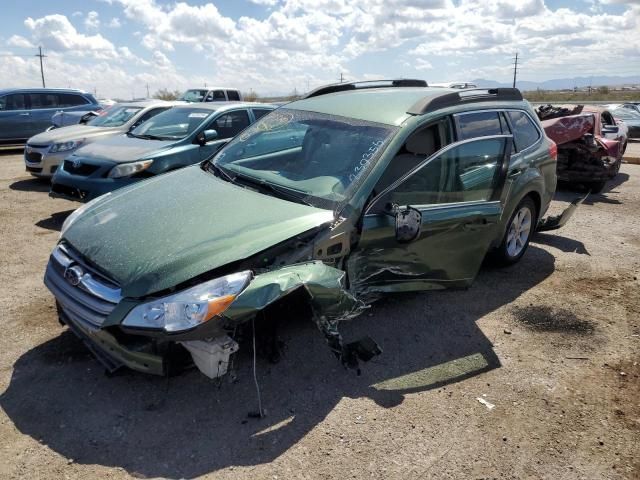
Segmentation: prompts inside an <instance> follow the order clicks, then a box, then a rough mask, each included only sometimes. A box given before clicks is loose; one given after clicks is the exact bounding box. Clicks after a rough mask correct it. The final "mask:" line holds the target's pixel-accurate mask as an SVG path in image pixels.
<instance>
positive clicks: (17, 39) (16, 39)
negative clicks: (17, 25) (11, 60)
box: [7, 35, 34, 48]
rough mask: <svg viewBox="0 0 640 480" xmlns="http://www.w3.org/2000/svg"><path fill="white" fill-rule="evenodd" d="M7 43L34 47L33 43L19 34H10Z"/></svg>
mask: <svg viewBox="0 0 640 480" xmlns="http://www.w3.org/2000/svg"><path fill="white" fill-rule="evenodd" d="M7 45H9V46H10V47H19V48H34V45H33V43H31V42H30V41H29V40H27V39H26V38H24V37H22V36H20V35H12V36H11V37H10V38H9V40H7Z"/></svg>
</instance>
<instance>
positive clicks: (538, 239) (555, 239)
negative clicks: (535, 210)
mask: <svg viewBox="0 0 640 480" xmlns="http://www.w3.org/2000/svg"><path fill="white" fill-rule="evenodd" d="M531 243H537V244H540V245H547V246H549V247H553V248H557V249H558V250H561V251H563V252H567V253H579V254H581V255H588V256H591V254H590V253H589V251H588V250H587V247H585V246H584V243H582V242H581V241H579V240H574V239H573V238H567V237H563V236H562V235H558V234H557V233H555V232H554V233H551V234H550V233H536V234H534V235H533V237H531Z"/></svg>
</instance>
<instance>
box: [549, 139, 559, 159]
mask: <svg viewBox="0 0 640 480" xmlns="http://www.w3.org/2000/svg"><path fill="white" fill-rule="evenodd" d="M549 143H550V145H549V156H550V157H551V158H553V159H554V160H555V161H556V162H557V161H558V145H556V142H554V141H553V140H549Z"/></svg>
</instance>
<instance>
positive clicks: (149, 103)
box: [113, 99, 187, 108]
mask: <svg viewBox="0 0 640 480" xmlns="http://www.w3.org/2000/svg"><path fill="white" fill-rule="evenodd" d="M156 105H165V106H167V107H172V106H175V105H187V103H186V102H181V101H177V100H176V101H167V100H159V99H150V100H140V101H133V102H117V103H114V104H113V106H114V107H115V106H120V107H142V108H146V107H153V106H156Z"/></svg>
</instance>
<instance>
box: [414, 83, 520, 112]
mask: <svg viewBox="0 0 640 480" xmlns="http://www.w3.org/2000/svg"><path fill="white" fill-rule="evenodd" d="M500 100H503V101H521V100H524V99H523V98H522V93H520V90H518V89H517V88H472V89H466V90H460V91H459V92H453V93H445V94H444V95H438V96H435V97H433V96H429V97H425V98H423V99H422V100H419V101H418V102H416V103H414V104H413V105H412V106H411V108H409V110H408V111H407V113H409V114H411V115H424V114H425V113H429V112H435V111H436V110H441V109H443V108H446V107H453V106H455V105H460V104H466V103H476V102H490V101H500Z"/></svg>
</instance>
